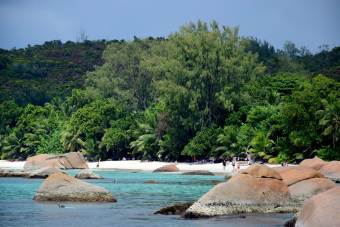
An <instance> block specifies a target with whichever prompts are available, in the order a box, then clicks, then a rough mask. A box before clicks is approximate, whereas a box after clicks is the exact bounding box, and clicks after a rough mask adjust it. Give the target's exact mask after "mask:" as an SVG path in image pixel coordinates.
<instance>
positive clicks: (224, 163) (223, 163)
mask: <svg viewBox="0 0 340 227" xmlns="http://www.w3.org/2000/svg"><path fill="white" fill-rule="evenodd" d="M222 165H223V171H224V170H225V166H226V165H227V163H226V161H225V159H223V161H222Z"/></svg>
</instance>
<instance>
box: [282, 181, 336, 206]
mask: <svg viewBox="0 0 340 227" xmlns="http://www.w3.org/2000/svg"><path fill="white" fill-rule="evenodd" d="M335 186H336V184H335V183H334V182H333V181H331V180H329V179H327V178H311V179H307V180H303V181H299V182H297V183H295V184H292V185H291V186H289V187H288V189H289V192H290V195H291V197H292V198H293V199H296V200H300V201H304V200H305V199H308V198H310V197H312V196H313V195H316V194H318V193H320V192H324V191H327V190H329V189H331V188H334V187H335Z"/></svg>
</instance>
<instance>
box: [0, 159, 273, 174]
mask: <svg viewBox="0 0 340 227" xmlns="http://www.w3.org/2000/svg"><path fill="white" fill-rule="evenodd" d="M24 164H25V161H14V162H11V161H6V160H0V168H1V169H23V167H24ZM97 164H98V163H97V162H88V165H89V168H90V169H93V170H133V171H150V172H151V171H154V170H155V169H157V168H159V167H161V166H163V165H167V164H176V165H177V167H178V168H179V170H180V171H181V172H187V171H196V170H207V171H210V172H212V173H215V174H223V173H232V170H233V168H232V165H231V164H230V163H229V164H227V166H226V168H225V169H223V166H222V163H203V164H200V163H180V162H179V163H174V162H158V161H140V160H127V161H102V162H100V164H99V168H98V167H97ZM267 165H268V166H270V167H275V166H279V165H269V164H267ZM247 167H248V166H247V165H244V166H241V167H240V169H245V168H247Z"/></svg>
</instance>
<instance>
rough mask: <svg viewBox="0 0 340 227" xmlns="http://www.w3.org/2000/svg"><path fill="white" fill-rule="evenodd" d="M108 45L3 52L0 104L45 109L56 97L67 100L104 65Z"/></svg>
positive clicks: (0, 58)
mask: <svg viewBox="0 0 340 227" xmlns="http://www.w3.org/2000/svg"><path fill="white" fill-rule="evenodd" d="M105 46H106V41H104V40H102V41H86V42H82V43H74V42H71V41H68V42H66V43H62V42H61V41H59V40H55V41H50V42H45V43H44V44H43V45H35V46H28V47H27V48H23V49H14V50H11V51H7V50H3V49H0V102H2V101H6V100H12V99H13V100H15V101H16V103H18V104H20V105H26V104H28V103H32V104H35V105H43V104H44V103H46V102H48V101H50V100H51V99H52V98H54V97H66V96H67V95H69V94H70V93H71V90H72V89H73V88H80V87H81V86H82V85H83V83H84V77H83V74H85V72H86V71H88V70H92V69H94V66H95V65H101V64H102V63H103V60H102V58H101V55H102V52H103V50H104V49H105Z"/></svg>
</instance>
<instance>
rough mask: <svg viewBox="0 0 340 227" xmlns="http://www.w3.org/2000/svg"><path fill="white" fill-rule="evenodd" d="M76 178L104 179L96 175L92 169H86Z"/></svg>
mask: <svg viewBox="0 0 340 227" xmlns="http://www.w3.org/2000/svg"><path fill="white" fill-rule="evenodd" d="M75 178H78V179H103V177H102V176H99V175H98V174H95V173H94V172H92V170H90V169H84V170H81V171H79V172H78V173H77V174H76V176H75Z"/></svg>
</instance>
